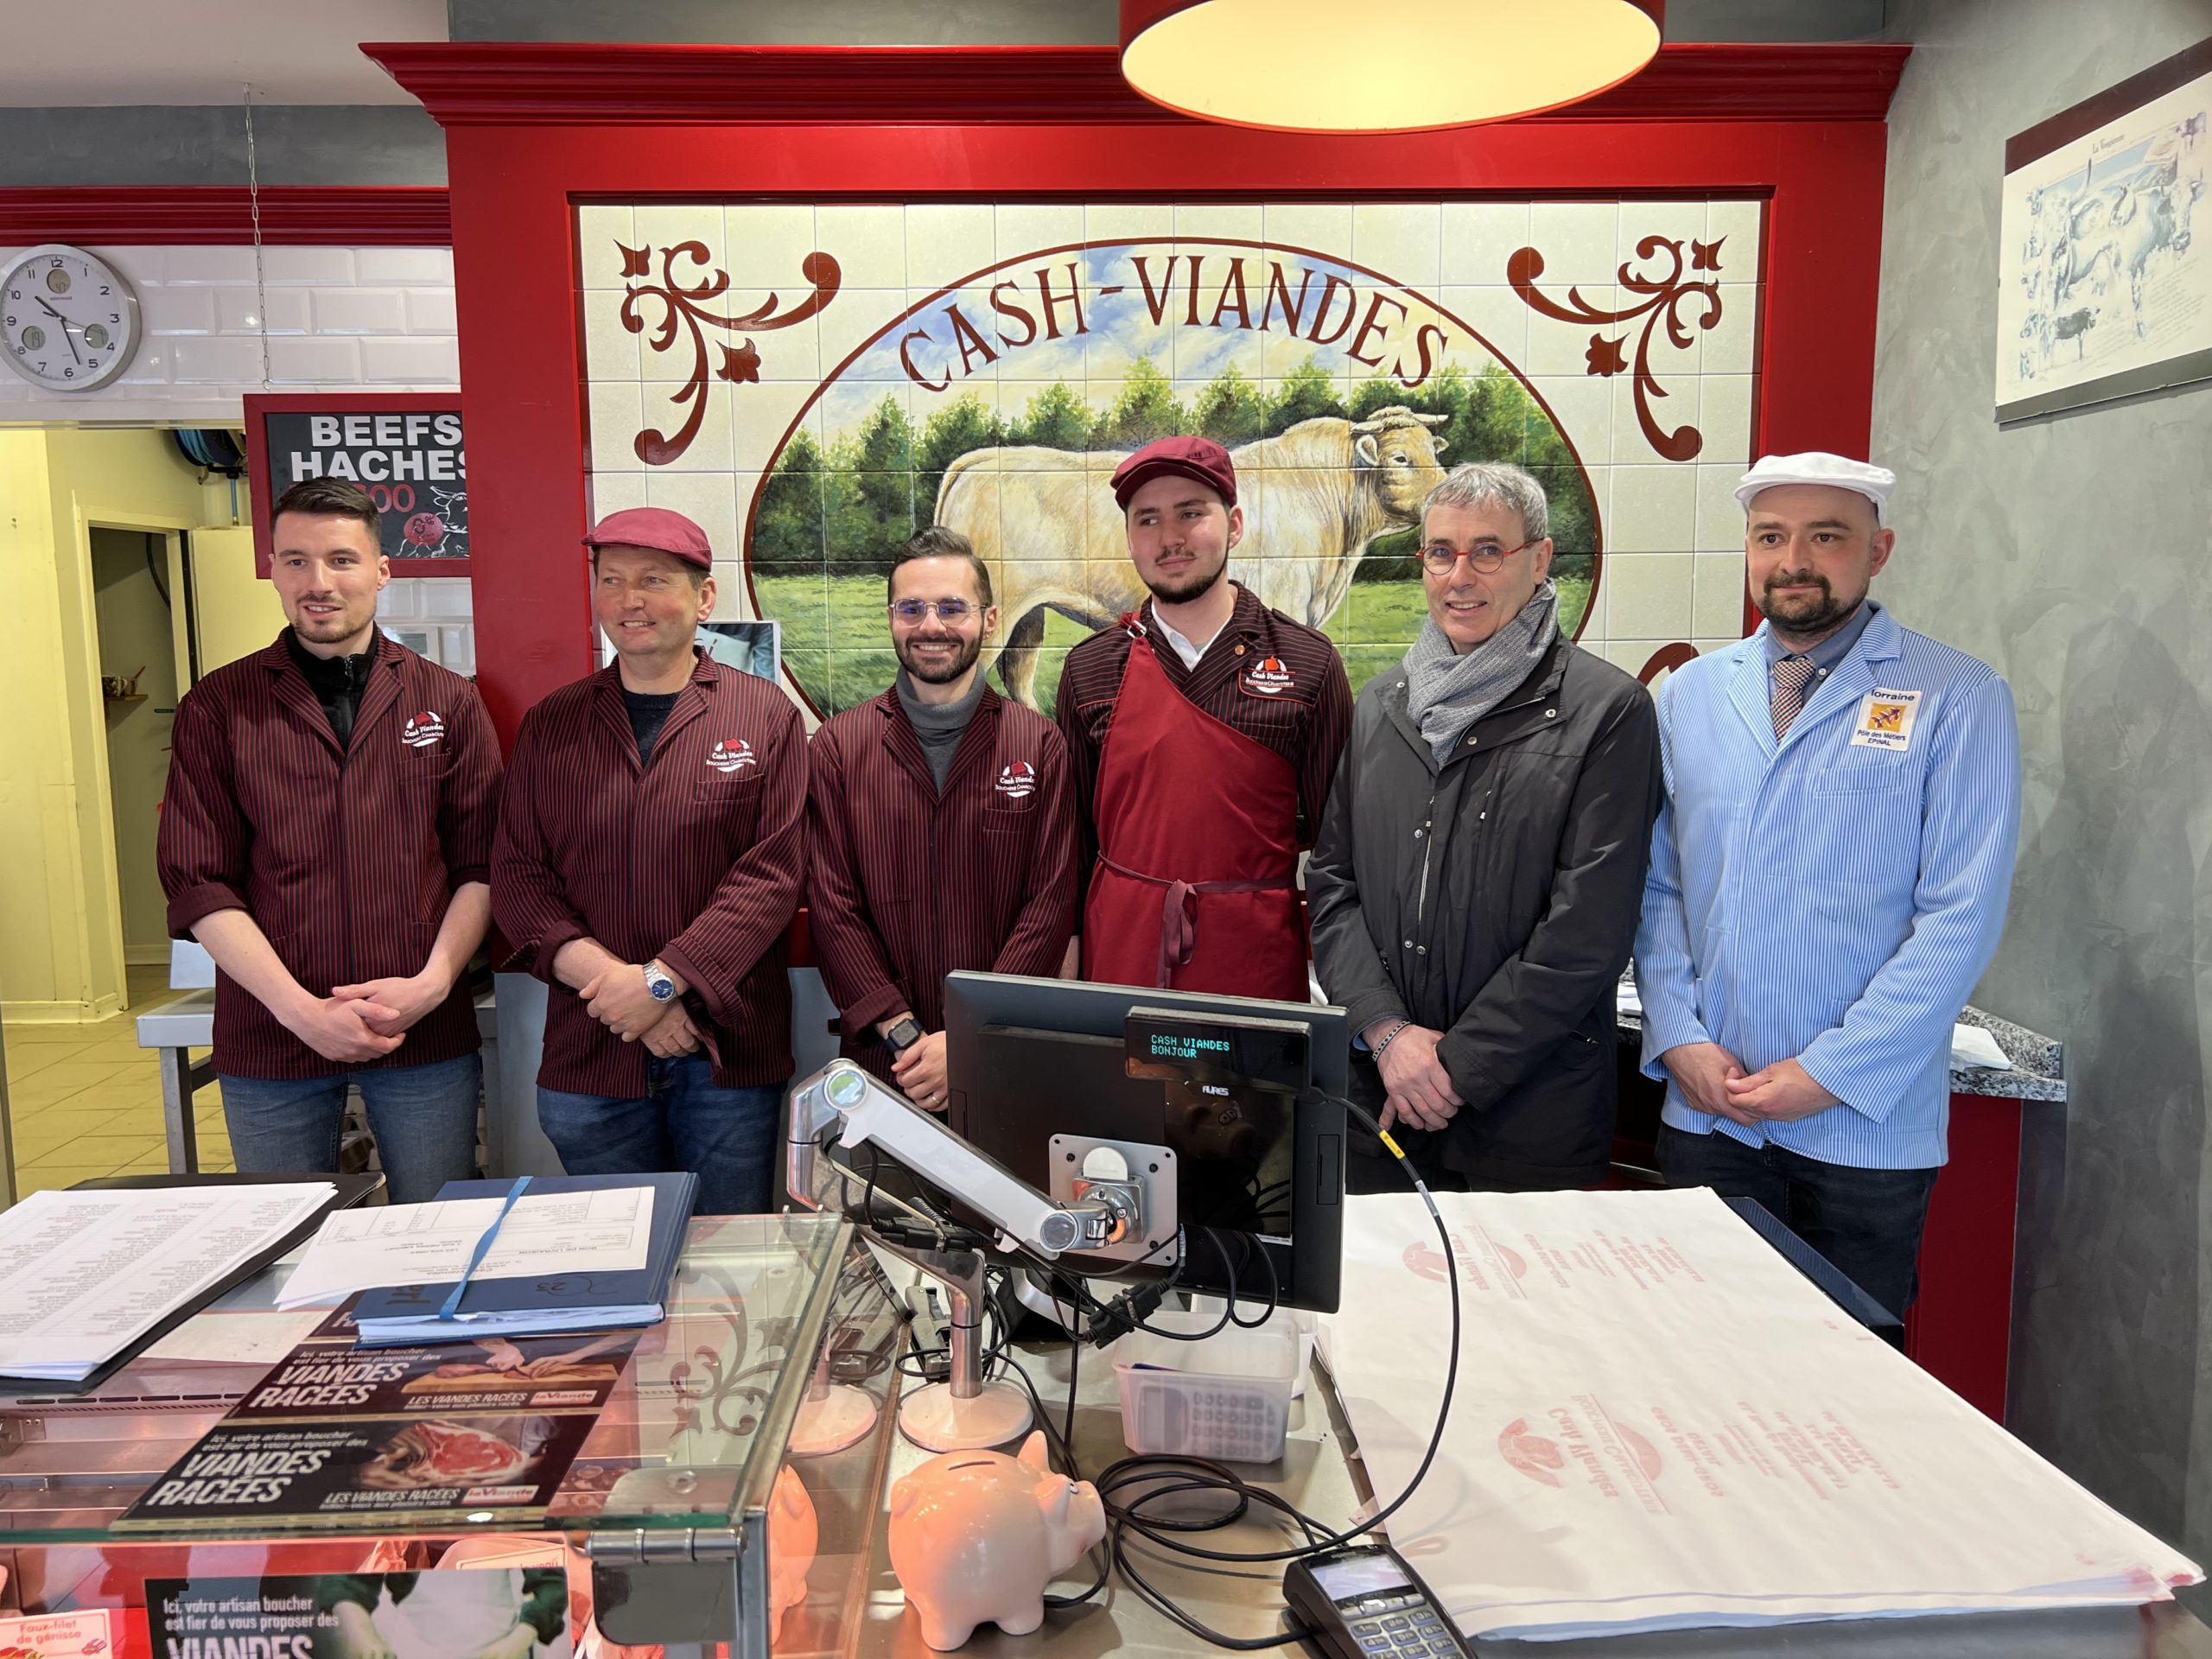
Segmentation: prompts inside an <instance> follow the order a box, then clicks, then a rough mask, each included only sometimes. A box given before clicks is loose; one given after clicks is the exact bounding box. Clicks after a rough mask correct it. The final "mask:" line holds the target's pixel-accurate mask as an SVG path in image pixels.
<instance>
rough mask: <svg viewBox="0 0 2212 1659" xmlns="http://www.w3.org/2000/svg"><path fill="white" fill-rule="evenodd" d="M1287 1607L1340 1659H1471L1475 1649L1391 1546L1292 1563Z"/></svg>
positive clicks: (1351, 1548)
mask: <svg viewBox="0 0 2212 1659" xmlns="http://www.w3.org/2000/svg"><path fill="white" fill-rule="evenodd" d="M1282 1592H1283V1599H1284V1600H1286V1601H1287V1602H1288V1603H1289V1604H1290V1611H1292V1612H1293V1613H1294V1615H1296V1616H1297V1618H1299V1619H1300V1621H1301V1622H1302V1623H1303V1624H1305V1625H1306V1628H1307V1631H1308V1634H1309V1635H1310V1636H1311V1637H1312V1639H1313V1641H1314V1642H1316V1643H1319V1646H1320V1647H1321V1648H1322V1649H1324V1650H1325V1651H1326V1652H1328V1653H1329V1654H1331V1655H1332V1656H1334V1659H1462V1656H1469V1659H1471V1656H1472V1654H1473V1652H1474V1649H1471V1648H1470V1647H1469V1646H1468V1645H1467V1644H1466V1643H1465V1641H1463V1640H1462V1639H1461V1638H1460V1636H1459V1631H1458V1630H1455V1629H1454V1628H1453V1627H1452V1621H1451V1619H1450V1618H1447V1617H1446V1614H1445V1611H1444V1609H1443V1608H1442V1607H1441V1606H1440V1605H1438V1604H1437V1601H1436V1599H1435V1598H1434V1597H1433V1595H1431V1594H1430V1593H1429V1589H1428V1586H1427V1585H1425V1584H1423V1583H1422V1582H1421V1580H1420V1579H1419V1578H1417V1577H1415V1576H1414V1570H1413V1568H1411V1567H1408V1566H1407V1565H1406V1563H1405V1560H1404V1558H1403V1557H1402V1556H1401V1555H1400V1554H1398V1552H1397V1551H1396V1550H1395V1549H1392V1548H1389V1546H1388V1545H1385V1544H1351V1545H1347V1546H1345V1547H1344V1548H1342V1549H1332V1550H1326V1551H1324V1552H1323V1553H1322V1554H1319V1555H1307V1556H1304V1557H1301V1558H1300V1559H1299V1560H1294V1561H1293V1562H1292V1563H1291V1564H1290V1566H1289V1567H1288V1568H1287V1569H1286V1570H1285V1572H1284V1573H1283V1575H1282Z"/></svg>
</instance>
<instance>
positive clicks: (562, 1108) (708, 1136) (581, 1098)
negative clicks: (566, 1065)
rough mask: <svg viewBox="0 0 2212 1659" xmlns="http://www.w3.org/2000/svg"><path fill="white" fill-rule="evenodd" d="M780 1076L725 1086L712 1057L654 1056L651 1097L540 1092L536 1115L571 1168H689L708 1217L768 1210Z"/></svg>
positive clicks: (648, 1077)
mask: <svg viewBox="0 0 2212 1659" xmlns="http://www.w3.org/2000/svg"><path fill="white" fill-rule="evenodd" d="M783 1103H784V1089H783V1085H782V1084H775V1083H768V1084H756V1085H754V1086H753V1087H750V1088H745V1089H725V1088H722V1087H721V1085H720V1084H716V1083H715V1071H714V1067H713V1065H711V1064H710V1063H709V1061H708V1059H707V1058H706V1057H705V1056H704V1055H701V1054H678V1055H675V1056H672V1057H667V1058H664V1057H662V1056H659V1055H650V1056H648V1057H647V1058H646V1060H645V1095H644V1096H642V1097H631V1096H621V1095H577V1094H570V1093H569V1092H568V1091H566V1090H560V1089H548V1088H545V1087H543V1085H541V1086H540V1087H539V1089H538V1090H537V1122H538V1126H539V1127H540V1128H543V1130H544V1131H545V1138H546V1139H547V1140H549V1141H551V1142H552V1143H553V1149H554V1150H555V1151H556V1152H557V1153H559V1154H561V1167H562V1168H563V1169H564V1170H566V1171H568V1173H569V1174H571V1175H649V1174H653V1173H658V1172H660V1171H663V1170H676V1169H688V1170H690V1171H691V1172H692V1173H695V1174H696V1175H697V1176H698V1178H699V1196H698V1198H697V1199H696V1205H695V1207H696V1211H697V1213H698V1214H700V1215H702V1216H758V1215H766V1213H768V1211H770V1210H771V1209H772V1208H773V1207H774V1205H775V1192H776V1153H777V1149H778V1148H777V1128H778V1126H779V1123H780V1122H781V1120H782V1114H783Z"/></svg>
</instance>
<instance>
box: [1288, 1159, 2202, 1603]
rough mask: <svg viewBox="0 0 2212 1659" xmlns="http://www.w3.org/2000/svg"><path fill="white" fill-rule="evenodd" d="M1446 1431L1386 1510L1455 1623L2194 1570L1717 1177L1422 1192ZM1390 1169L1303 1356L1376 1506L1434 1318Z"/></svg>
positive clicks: (1419, 1253) (1428, 1399)
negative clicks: (1581, 1188) (1767, 1227)
mask: <svg viewBox="0 0 2212 1659" xmlns="http://www.w3.org/2000/svg"><path fill="white" fill-rule="evenodd" d="M1437 1202H1438V1205H1439V1207H1440V1209H1442V1211H1444V1214H1445V1217H1446V1222H1447V1224H1449V1225H1450V1227H1451V1228H1452V1232H1453V1235H1454V1237H1455V1239H1456V1241H1457V1245H1458V1248H1457V1249H1455V1252H1454V1254H1455V1255H1457V1256H1458V1258H1459V1269H1460V1291H1461V1305H1462V1308H1463V1311H1464V1325H1465V1328H1464V1332H1463V1338H1462V1350H1461V1355H1460V1365H1459V1389H1458V1395H1457V1397H1456V1399H1455V1400H1454V1402H1453V1407H1452V1420H1451V1423H1450V1425H1449V1427H1448V1429H1447V1432H1446V1440H1445V1446H1444V1449H1443V1451H1442V1452H1441V1453H1440V1455H1439V1457H1438V1459H1437V1462H1436V1465H1435V1467H1434V1468H1433V1470H1432V1471H1431V1472H1430V1474H1429V1476H1428V1478H1427V1481H1426V1482H1425V1483H1424V1484H1423V1485H1422V1487H1421V1490H1420V1491H1418V1492H1417V1493H1416V1494H1415V1495H1414V1498H1413V1500H1412V1501H1411V1502H1410V1503H1408V1505H1407V1507H1406V1508H1405V1509H1404V1510H1401V1511H1400V1512H1399V1513H1398V1515H1397V1516H1395V1517H1394V1519H1393V1520H1392V1521H1391V1522H1390V1523H1389V1530H1390V1533H1391V1535H1392V1537H1393V1540H1394V1541H1395V1542H1396V1544H1397V1546H1398V1548H1400V1549H1401V1550H1402V1551H1403V1552H1404V1553H1405V1554H1406V1555H1407V1556H1408V1559H1410V1560H1412V1561H1413V1562H1414V1566H1415V1567H1417V1568H1418V1569H1419V1570H1420V1571H1421V1573H1422V1574H1423V1576H1424V1577H1426V1578H1427V1580H1429V1583H1430V1586H1431V1587H1432V1588H1433V1589H1434V1590H1435V1592H1437V1594H1438V1596H1439V1598H1440V1599H1441V1600H1442V1601H1443V1603H1444V1605H1446V1608H1447V1609H1449V1610H1450V1611H1451V1612H1452V1615H1453V1616H1454V1617H1455V1618H1458V1619H1459V1623H1460V1625H1461V1627H1462V1628H1463V1629H1464V1630H1467V1631H1468V1632H1469V1633H1471V1634H1476V1635H1489V1634H1500V1635H1514V1636H1521V1637H1567V1636H1575V1635H1584V1634H1589V1633H1592V1632H1597V1631H1608V1630H1612V1631H1618V1630H1650V1629H1666V1628H1672V1627H1676V1626H1695V1625H1705V1624H1760V1623H1770V1622H1780V1621H1787V1620H1792V1619H1803V1618H1869V1617H1877V1616H1880V1615H1883V1614H1886V1613H1899V1614H1903V1613H1908V1612H1910V1613H1926V1612H1940V1611H1991V1610H1997V1609H2002V1608H2012V1607H2037V1606H2055V1605H2087V1604H2092V1603H2097V1602H2116V1603H2135V1602H2145V1601H2155V1600H2164V1599H2169V1597H2170V1596H2171V1586H2176V1585H2180V1584H2188V1583H2193V1582H2196V1580H2198V1579H2200V1578H2201V1577H2202V1573H2200V1572H2199V1570H2198V1568H2197V1567H2196V1564H2195V1563H2194V1562H2191V1561H2190V1560H2187V1559H2186V1558H2184V1557H2183V1556H2182V1555H2180V1554H2177V1553H2176V1552H2175V1551H2173V1550H2171V1549H2169V1548H2166V1547H2165V1546H2164V1545H2163V1544H2161V1543H2160V1542H2159V1541H2158V1540H2157V1539H2156V1538H2154V1537H2152V1535H2150V1534H2148V1533H2146V1532H2144V1531H2143V1530H2142V1529H2139V1528H2138V1527H2136V1526H2134V1525H2133V1524H2132V1523H2131V1522H2127V1521H2126V1520H2125V1519H2123V1518H2122V1517H2121V1516H2119V1515H2118V1514H2116V1513H2115V1512H2114V1511H2113V1510H2110V1509H2109V1508H2107V1506H2106V1505H2104V1504H2103V1503H2100V1502H2099V1501H2098V1500H2096V1499H2095V1498H2094V1497H2091V1496H2090V1495H2089V1494H2088V1492H2086V1491H2083V1490H2082V1488H2080V1487H2079V1486H2077V1485H2075V1484H2074V1483H2073V1482H2072V1481H2071V1480H2069V1479H2068V1478H2066V1477H2065V1476H2064V1475H2063V1474H2061V1473H2060V1472H2059V1471H2057V1470H2056V1469H2055V1468H2053V1467H2051V1465H2049V1464H2048V1463H2046V1462H2044V1460H2043V1459H2040V1458H2038V1457H2037V1456H2036V1455H2035V1454H2034V1453H2033V1452H2030V1451H2029V1450H2028V1449H2027V1448H2026V1447H2025V1446H2022V1445H2021V1444H2020V1443H2019V1442H2018V1440H2014V1439H2013V1438H2012V1436H2011V1435H2009V1434H2007V1433H2005V1431H2004V1430H2003V1429H2002V1428H2001V1427H1999V1426H1998V1425H1996V1424H1994V1423H1993V1422H1991V1421H1989V1420H1988V1419H1987V1418H1986V1417H1984V1416H1983V1415H1982V1414H1980V1412H1978V1411H1976V1410H1974V1408H1972V1407H1970V1406H1968V1405H1967V1404H1966V1403H1965V1402H1963V1401H1961V1400H1960V1399H1959V1398H1958V1397H1957V1396H1956V1395H1953V1394H1952V1393H1951V1392H1950V1391H1949V1390H1948V1389H1945V1388H1943V1387H1942V1384H1940V1383H1937V1382H1936V1381H1935V1379H1933V1378H1932V1377H1930V1376H1928V1375H1927V1374H1926V1373H1924V1372H1923V1371H1922V1370H1920V1369H1919V1368H1918V1367H1917V1366H1916V1365H1914V1364H1913V1363H1911V1362H1910V1361H1909V1360H1907V1359H1906V1358H1905V1357H1904V1356H1903V1355H1901V1354H1899V1353H1897V1351H1895V1350H1893V1349H1891V1348H1890V1347H1888V1346H1887V1345H1886V1344H1884V1343H1882V1342H1881V1341H1880V1340H1879V1339H1878V1338H1874V1337H1873V1336H1872V1335H1870V1334H1868V1333H1867V1332H1865V1331H1863V1330H1861V1329H1860V1328H1859V1326H1858V1325H1855V1324H1853V1323H1852V1322H1851V1321H1850V1320H1849V1319H1847V1317H1846V1316H1845V1315H1843V1314H1842V1313H1840V1311H1839V1310H1838V1309H1837V1308H1836V1307H1835V1306H1834V1304H1833V1303H1831V1302H1829V1301H1828V1300H1827V1298H1826V1297H1825V1296H1823V1295H1822V1294H1821V1293H1820V1292H1819V1291H1818V1290H1817V1289H1815V1287H1813V1286H1812V1285H1811V1284H1809V1283H1808V1282H1807V1281H1805V1280H1804V1279H1803V1278H1802V1276H1800V1275H1799V1274H1797V1273H1796V1270H1795V1269H1793V1268H1791V1267H1790V1266H1789V1263H1788V1262H1785V1261H1784V1260H1783V1258H1782V1257H1781V1256H1779V1255H1777V1254H1775V1252H1774V1251H1773V1250H1772V1249H1770V1248H1769V1247H1768V1246H1767V1245H1766V1243H1764V1241H1763V1240H1761V1239H1760V1238H1759V1237H1758V1235H1757V1234H1755V1233H1753V1232H1752V1231H1751V1229H1750V1228H1749V1227H1748V1226H1746V1225H1745V1224H1744V1223H1743V1222H1741V1221H1740V1220H1738V1218H1737V1217H1735V1216H1734V1215H1733V1214H1732V1213H1731V1212H1730V1211H1728V1209H1727V1208H1726V1206H1725V1205H1722V1204H1721V1203H1720V1201H1719V1199H1718V1198H1715V1197H1714V1196H1713V1194H1712V1193H1711V1192H1705V1191H1702V1190H1700V1191H1695V1192H1560V1193H1529V1194H1474V1195H1464V1194H1463V1195H1450V1194H1440V1195H1439V1197H1438V1200H1437ZM1444 1292H1445V1281H1444V1274H1443V1261H1442V1257H1441V1255H1440V1253H1439V1248H1438V1244H1437V1239H1436V1233H1435V1229H1434V1227H1433V1225H1432V1224H1431V1223H1430V1221H1429V1219H1428V1216H1427V1211H1425V1210H1424V1209H1423V1208H1422V1207H1421V1203H1420V1200H1419V1199H1418V1198H1414V1197H1413V1196H1411V1195H1410V1194H1409V1195H1408V1196H1406V1197H1404V1198H1397V1197H1378V1198H1354V1199H1351V1200H1350V1201H1349V1207H1348V1215H1347V1223H1346V1229H1345V1261H1344V1289H1343V1297H1342V1309H1343V1311H1342V1312H1340V1313H1336V1314H1333V1315H1331V1316H1328V1317H1326V1318H1325V1319H1323V1321H1322V1327H1321V1346H1322V1351H1323V1354H1324V1357H1325V1360H1326V1363H1328V1365H1329V1368H1330V1370H1331V1371H1332V1374H1333V1375H1334V1376H1335V1379H1336V1382H1337V1386H1338V1390H1339V1392H1340V1393H1341V1395H1342V1396H1343V1398H1344V1410H1345V1414H1346V1415H1347V1417H1348V1418H1349V1420H1350V1421H1351V1427H1352V1428H1353V1431H1354V1433H1355V1434H1356V1435H1357V1439H1358V1442H1359V1450H1360V1452H1361V1454H1362V1456H1363V1458H1364V1459H1365V1460H1366V1463H1367V1467H1368V1472H1369V1476H1370V1479H1371V1481H1372V1483H1373V1485H1374V1488H1375V1491H1376V1496H1377V1497H1378V1498H1379V1499H1381V1500H1383V1501H1385V1502H1387V1501H1388V1500H1389V1499H1390V1498H1391V1497H1395V1496H1396V1494H1397V1493H1398V1492H1399V1491H1401V1490H1402V1488H1403V1486H1404V1484H1405V1483H1406V1482H1407V1481H1408V1479H1410V1478H1411V1477H1412V1474H1413V1471H1414V1468H1415V1466H1416V1465H1417V1464H1418V1462H1419V1460H1420V1457H1421V1451H1422V1449H1423V1447H1424V1446H1426V1444H1427V1438H1428V1434H1429V1432H1430V1428H1431V1426H1432V1424H1433V1420H1434V1416H1435V1412H1436V1408H1437V1402H1438V1400H1439V1398H1440V1394H1441V1389H1442V1383H1443V1376H1444V1369H1445V1361H1446V1351H1447V1339H1448V1335H1449V1331H1448V1325H1447V1319H1446V1313H1445V1306H1444Z"/></svg>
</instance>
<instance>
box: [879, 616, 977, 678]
mask: <svg viewBox="0 0 2212 1659" xmlns="http://www.w3.org/2000/svg"><path fill="white" fill-rule="evenodd" d="M956 638H957V636H956ZM916 643H918V642H917V641H916V640H914V639H906V640H904V641H901V642H900V643H899V645H897V646H895V647H894V649H895V650H896V651H897V652H898V656H899V667H901V668H903V669H905V670H906V677H907V678H909V679H911V680H913V681H915V682H917V683H919V684H922V685H949V684H950V683H952V682H953V681H955V680H957V679H958V678H959V677H961V676H962V675H963V674H965V673H966V672H967V671H969V669H971V668H973V667H974V666H975V665H976V658H978V657H980V656H982V654H983V633H982V629H980V628H978V629H977V630H976V637H975V638H974V639H970V640H969V641H968V642H967V643H966V644H965V645H962V646H961V648H960V649H959V650H957V651H956V652H953V653H952V655H951V656H950V657H947V658H941V659H939V660H938V661H937V662H934V663H932V662H931V661H929V660H928V659H927V658H921V657H918V656H916V655H914V654H913V647H914V645H916ZM930 643H931V645H936V644H938V641H937V640H934V639H932V640H931V641H930Z"/></svg>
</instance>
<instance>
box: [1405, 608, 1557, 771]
mask: <svg viewBox="0 0 2212 1659" xmlns="http://www.w3.org/2000/svg"><path fill="white" fill-rule="evenodd" d="M1558 638H1559V590H1558V589H1557V588H1554V586H1553V585H1552V584H1551V583H1550V582H1545V583H1544V584H1543V585H1542V586H1541V587H1540V588H1537V589H1536V591H1535V593H1534V594H1531V595H1529V602H1528V603H1527V604H1526V605H1523V606H1522V607H1521V608H1520V610H1519V611H1518V612H1516V613H1515V614H1514V616H1513V617H1512V619H1511V620H1509V621H1508V622H1507V623H1506V625H1505V626H1503V627H1502V628H1500V629H1499V630H1498V631H1497V632H1496V633H1493V634H1492V635H1491V637H1490V638H1489V639H1485V640H1484V641H1483V642H1482V644H1480V645H1477V646H1476V647H1475V648H1474V649H1473V650H1472V651H1471V652H1467V654H1466V655H1465V656H1464V657H1463V656H1460V655H1459V653H1457V652H1454V651H1453V650H1452V641H1451V640H1450V639H1448V638H1447V637H1446V634H1445V632H1444V630H1443V629H1441V628H1440V627H1438V626H1436V619H1435V618H1434V617H1430V618H1429V619H1428V620H1426V621H1424V622H1423V623H1422V624H1421V633H1420V635H1419V636H1418V637H1417V638H1416V639H1414V642H1413V644H1412V645H1409V646H1408V647H1407V649H1406V712H1407V713H1408V714H1409V715H1412V716H1413V717H1414V720H1415V721H1418V722H1420V725H1421V735H1422V736H1423V737H1425V738H1427V740H1428V748H1429V753H1431V754H1432V755H1433V756H1434V757H1435V759H1436V764H1437V765H1438V766H1442V765H1443V764H1444V763H1445V762H1446V760H1450V759H1451V757H1452V748H1453V747H1454V746H1455V745H1456V744H1458V742H1459V740H1460V738H1461V737H1462V736H1464V735H1465V733H1466V730H1467V728H1469V727H1470V726H1471V725H1473V724H1474V723H1475V722H1476V721H1478V720H1480V719H1481V718H1482V717H1483V716H1484V715H1486V714H1488V713H1489V712H1490V711H1491V709H1495V708H1497V705H1498V703H1499V702H1502V701H1503V699H1504V696H1505V694H1506V693H1507V692H1509V691H1510V690H1513V688H1514V687H1516V686H1517V685H1519V684H1520V683H1521V682H1522V681H1523V680H1525V679H1527V678H1528V677H1529V675H1530V674H1531V673H1533V672H1534V671H1535V666H1536V664H1537V663H1539V662H1540V661H1541V660H1542V658H1543V655H1544V653H1545V652H1547V651H1549V650H1550V649H1551V646H1552V641H1553V640H1554V639H1558Z"/></svg>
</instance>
